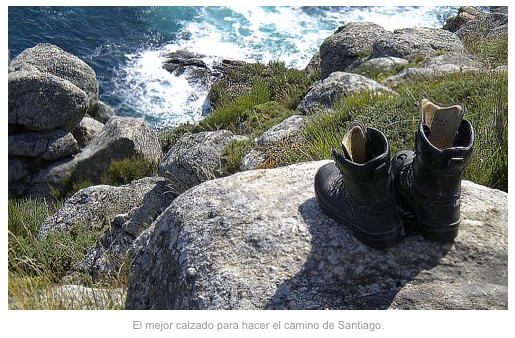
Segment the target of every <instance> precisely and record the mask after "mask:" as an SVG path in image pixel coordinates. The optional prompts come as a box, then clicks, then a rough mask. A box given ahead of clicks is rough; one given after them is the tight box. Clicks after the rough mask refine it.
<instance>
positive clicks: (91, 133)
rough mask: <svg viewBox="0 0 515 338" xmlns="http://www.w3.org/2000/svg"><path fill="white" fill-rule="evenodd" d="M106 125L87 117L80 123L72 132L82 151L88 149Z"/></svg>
mask: <svg viewBox="0 0 515 338" xmlns="http://www.w3.org/2000/svg"><path fill="white" fill-rule="evenodd" d="M102 128H104V125H103V124H102V123H101V122H99V121H97V120H95V119H94V118H92V117H90V116H88V115H86V116H84V118H83V119H82V120H81V121H80V123H79V126H78V127H77V128H75V129H74V130H73V131H72V134H73V137H75V139H76V140H77V143H78V145H79V147H80V148H81V149H83V148H84V147H86V146H87V145H88V144H89V142H90V141H91V140H92V139H93V138H94V137H95V135H97V134H98V133H99V132H100V131H101V130H102Z"/></svg>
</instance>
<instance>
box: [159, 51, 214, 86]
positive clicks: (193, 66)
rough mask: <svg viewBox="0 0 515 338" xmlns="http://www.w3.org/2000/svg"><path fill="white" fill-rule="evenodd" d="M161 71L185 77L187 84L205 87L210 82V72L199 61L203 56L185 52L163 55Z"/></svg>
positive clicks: (204, 64)
mask: <svg viewBox="0 0 515 338" xmlns="http://www.w3.org/2000/svg"><path fill="white" fill-rule="evenodd" d="M162 56H164V57H165V58H166V60H165V61H164V62H163V69H165V70H167V71H169V72H170V73H173V74H175V75H176V76H180V75H183V74H184V75H185V76H186V79H187V80H188V82H191V83H194V84H197V85H199V84H200V85H202V86H204V87H207V86H208V85H209V83H210V82H211V70H210V69H209V68H208V67H207V65H206V63H205V62H204V61H202V60H201V58H202V57H203V55H200V54H195V53H191V52H188V51H185V50H177V51H175V52H170V53H165V54H163V55H162Z"/></svg>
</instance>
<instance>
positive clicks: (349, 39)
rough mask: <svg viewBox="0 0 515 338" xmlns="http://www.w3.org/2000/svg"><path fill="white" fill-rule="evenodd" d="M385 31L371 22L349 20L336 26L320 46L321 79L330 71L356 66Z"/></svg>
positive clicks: (367, 55)
mask: <svg viewBox="0 0 515 338" xmlns="http://www.w3.org/2000/svg"><path fill="white" fill-rule="evenodd" d="M387 33H388V32H387V31H385V30H384V28H383V27H381V26H379V25H376V24H374V23H371V22H351V23H348V24H346V25H345V26H343V27H340V28H338V30H337V31H336V32H335V33H334V34H333V35H331V36H329V37H328V38H327V39H325V40H324V42H323V43H322V45H321V46H320V68H321V72H322V79H325V78H327V77H328V76H329V75H330V74H331V73H332V72H336V71H346V70H349V69H352V68H356V67H357V66H358V65H360V64H361V63H363V61H365V60H366V59H368V58H369V57H370V55H371V54H372V52H373V46H374V44H375V43H376V41H377V40H379V39H383V38H384V37H385V36H386V35H387ZM382 56H383V55H382ZM392 56H394V55H392Z"/></svg>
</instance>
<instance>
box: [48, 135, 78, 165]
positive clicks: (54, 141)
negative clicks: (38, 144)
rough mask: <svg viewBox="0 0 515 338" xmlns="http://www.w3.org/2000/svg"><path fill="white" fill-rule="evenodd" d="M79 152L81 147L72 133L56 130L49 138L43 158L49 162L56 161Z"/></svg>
mask: <svg viewBox="0 0 515 338" xmlns="http://www.w3.org/2000/svg"><path fill="white" fill-rule="evenodd" d="M78 152H79V145H78V144H77V141H76V140H75V138H74V137H73V135H72V133H70V132H68V131H64V130H61V131H59V130H56V131H54V132H53V133H51V135H50V136H49V137H48V145H47V149H46V151H45V152H44V153H43V154H41V157H42V158H43V159H45V160H47V161H55V160H59V159H61V158H65V157H69V156H71V155H74V154H77V153H78Z"/></svg>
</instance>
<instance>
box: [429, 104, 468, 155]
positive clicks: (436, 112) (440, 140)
mask: <svg viewBox="0 0 515 338" xmlns="http://www.w3.org/2000/svg"><path fill="white" fill-rule="evenodd" d="M463 113H464V111H463V106H462V105H454V106H449V107H440V106H438V105H436V104H434V103H433V102H431V101H429V100H427V99H423V100H422V102H421V103H420V114H421V118H422V123H423V124H425V125H426V126H428V127H429V129H430V130H431V132H430V133H429V137H428V139H429V142H431V144H432V145H434V146H435V147H437V148H438V149H440V150H444V149H447V148H450V147H452V146H453V144H454V139H455V137H456V133H457V132H458V128H459V127H460V124H461V119H462V118H463Z"/></svg>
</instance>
